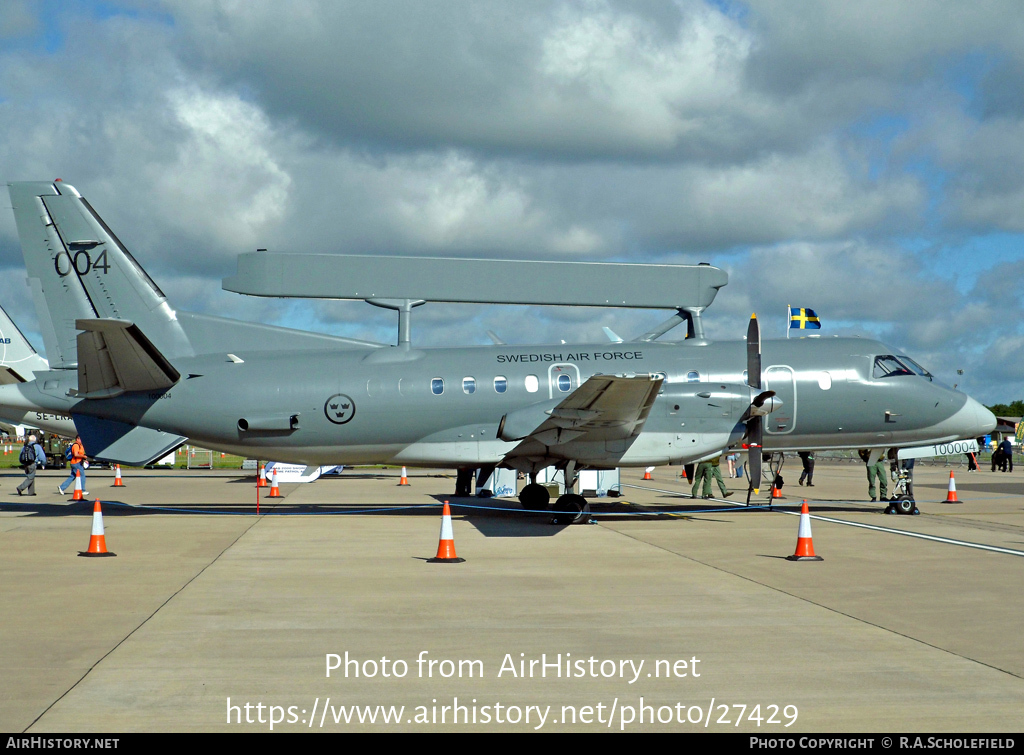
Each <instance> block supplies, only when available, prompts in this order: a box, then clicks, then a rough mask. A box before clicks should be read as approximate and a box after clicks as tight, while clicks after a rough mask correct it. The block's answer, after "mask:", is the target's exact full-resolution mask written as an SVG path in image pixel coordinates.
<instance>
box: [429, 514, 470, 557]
mask: <svg viewBox="0 0 1024 755" xmlns="http://www.w3.org/2000/svg"><path fill="white" fill-rule="evenodd" d="M465 560H466V559H464V558H459V557H458V556H456V555H455V536H454V535H453V534H452V512H451V509H449V508H448V501H445V502H444V510H443V511H442V512H441V537H440V539H439V540H438V543H437V555H436V556H434V557H433V558H428V559H427V563H428V564H461V563H462V562H463V561H465Z"/></svg>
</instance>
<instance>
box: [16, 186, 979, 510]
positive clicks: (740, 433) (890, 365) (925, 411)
mask: <svg viewBox="0 0 1024 755" xmlns="http://www.w3.org/2000/svg"><path fill="white" fill-rule="evenodd" d="M9 191H10V196H11V202H12V205H13V208H14V215H15V219H16V222H17V226H18V233H19V236H20V239H21V244H22V249H23V252H24V256H25V264H26V268H27V270H28V280H29V285H30V287H31V289H32V294H33V297H34V299H35V303H36V307H37V310H38V311H39V319H40V322H41V327H42V330H43V338H44V341H45V345H46V353H47V356H48V358H49V362H50V370H49V371H48V372H44V373H38V374H37V376H36V379H35V380H33V381H30V382H24V383H18V384H12V385H5V386H0V404H4V405H7V406H22V407H24V408H31V409H36V408H41V409H43V410H45V411H48V412H52V413H59V414H67V415H71V416H73V418H74V421H75V424H76V426H77V428H78V430H79V432H80V433H81V435H82V437H83V440H84V441H85V445H86V448H88V449H89V451H90V454H91V455H93V456H95V457H97V458H100V459H106V460H110V461H116V462H120V463H125V464H141V463H145V462H148V461H151V460H152V459H155V458H158V457H160V456H162V455H164V454H166V453H167V452H168V451H169V450H170V449H173V448H174V447H175V446H176V445H178V444H180V443H182V442H184V439H185V438H186V437H187V438H189V439H191V441H192V442H194V443H196V444H200V445H204V446H208V447H210V448H214V449H218V450H221V451H227V452H231V453H237V454H242V455H247V456H251V457H253V456H255V457H259V458H267V459H277V460H280V461H287V462H294V463H302V464H309V465H316V464H367V463H391V464H403V465H408V466H417V465H419V466H443V467H461V468H467V467H488V466H494V465H500V466H503V467H509V468H514V469H517V470H521V471H523V472H526V473H528V474H530V475H535V474H536V473H537V472H538V471H539V470H541V469H542V468H544V467H547V466H552V465H554V466H556V467H559V468H561V469H563V470H564V471H565V473H566V475H565V477H566V480H569V481H572V480H574V478H575V475H576V471H577V470H579V469H581V468H584V467H591V468H594V467H597V468H611V467H617V466H647V465H657V464H666V463H675V464H679V463H683V462H690V461H694V460H699V459H702V458H706V457H710V456H713V455H715V454H717V453H719V452H721V451H722V450H723V449H725V448H727V447H730V446H735V445H737V444H739V443H740V442H741V441H742V440H743V439H744V438H745V437H746V438H747V440H748V442H749V443H750V444H751V446H752V454H751V464H752V477H753V479H754V480H755V481H756V480H759V479H760V474H759V469H760V452H759V450H758V449H759V447H760V446H762V445H763V449H764V451H781V450H805V449H825V448H889V447H893V446H915V445H923V444H930V443H938V442H945V441H951V440H958V439H963V438H972V437H977V436H979V435H982V434H984V433H986V432H988V431H989V430H991V429H992V428H993V427H994V425H995V418H994V417H993V415H992V414H991V412H989V411H988V410H987V409H985V408H984V407H983V406H981V405H980V404H979V403H978V402H976V401H974V400H973V399H971V398H969V397H967V396H965V395H964V394H963V393H960V392H958V391H955V390H952V389H950V388H948V387H946V386H944V385H942V384H940V383H939V382H938V381H936V380H934V379H933V378H932V376H931V375H930V374H929V373H928V372H927V371H925V370H924V369H922V368H921V367H919V366H918V365H917V364H916V363H915V362H914V361H913V360H910V359H908V358H906V357H904V356H902V355H901V354H899V353H898V352H897V351H896V350H894V349H892V348H891V347H889V346H886V345H885V344H882V343H879V342H877V341H873V340H868V339H862V338H802V339H794V340H788V341H787V340H779V341H766V342H765V343H764V345H763V352H762V347H761V343H760V336H759V331H758V328H757V321H756V318H753V319H752V321H751V327H750V329H749V331H748V338H747V339H746V341H743V340H737V341H732V342H717V343H713V342H708V341H707V340H705V339H704V338H703V330H702V328H701V327H700V326H699V322H696V323H695V322H694V320H695V318H691V319H690V328H691V330H696V333H695V335H696V336H697V337H694V338H689V339H686V340H683V341H679V342H665V341H657V340H655V339H656V338H658V337H659V336H661V335H662V334H663V333H664V332H665V331H667V330H668V329H669V327H670V326H671V325H672V324H676V323H678V322H681V321H683V319H684V318H683V317H682V315H683V314H684V313H683V310H684V309H685V307H684V306H682V305H684V304H686V303H687V302H679V304H680V307H679V310H680V313H679V315H678V316H677V317H676V318H675V320H674V322H672V321H670V324H669V325H666V326H663V327H662V328H659V329H656V330H654V331H652V332H651V333H648V334H646V335H645V336H642V337H641V338H640V339H638V340H636V341H631V342H622V343H607V342H606V343H596V344H593V343H592V344H579V345H565V344H563V345H540V346H531V345H526V346H514V345H506V344H496V345H492V346H474V347H457V348H422V349H421V348H414V347H413V346H412V345H411V344H410V343H409V339H408V320H407V319H406V320H405V323H404V327H405V334H404V337H400V339H399V345H398V346H386V345H384V344H378V343H370V342H364V341H357V340H353V339H346V338H337V337H332V336H327V335H320V334H315V333H307V332H302V331H295V330H288V329H285V328H278V327H272V326H266V325H259V324H253V323H248V322H238V321H232V320H226V319H222V318H217V317H211V316H206V315H199V314H193V313H188V312H183V311H180V310H175V309H174V308H172V307H171V305H170V304H169V302H168V301H167V300H166V298H165V297H164V295H163V293H162V292H161V291H160V289H159V287H158V286H157V285H156V283H154V282H153V280H152V279H151V278H150V277H149V276H148V275H147V274H146V272H145V271H144V270H143V269H142V267H141V266H140V265H139V263H138V262H137V261H136V260H135V258H134V257H132V255H131V254H130V253H129V252H128V251H127V250H126V249H125V248H124V246H123V245H122V244H121V242H120V241H119V240H118V239H117V237H116V236H115V235H114V233H113V232H112V231H111V230H110V229H109V228H108V227H107V225H106V224H105V223H104V222H103V220H101V219H100V217H99V215H98V214H97V213H96V212H95V211H94V210H93V208H92V207H91V206H90V205H89V203H88V202H87V201H86V200H85V199H84V198H83V197H82V196H81V195H80V194H79V193H78V192H77V191H76V190H75V189H74V188H73V187H71V186H70V185H68V184H66V183H62V182H54V183H42V182H38V183H12V184H9ZM244 256H245V255H243V257H244ZM279 256H287V255H279ZM297 256H298V257H302V255H297ZM350 259H355V258H350ZM364 259H365V258H364ZM386 259H389V260H391V261H394V259H395V258H386ZM470 262H495V263H498V262H499V261H481V260H476V261H462V260H434V261H433V263H436V264H437V265H441V266H442V268H443V267H445V266H448V267H450V275H449V278H450V279H453V280H467V278H465V277H463V276H462V275H461V272H462V271H461V270H460V267H459V266H460V264H462V263H470ZM380 264H383V261H382V262H381V263H380ZM507 264H520V265H529V264H540V265H543V264H551V263H525V262H524V263H507ZM559 264H562V265H565V266H569V267H566V268H565V269H568V270H571V269H572V268H571V265H573V264H574V263H559ZM575 264H580V263H575ZM240 267H241V261H240ZM625 267H627V268H644V267H650V268H653V267H658V268H666V267H679V268H682V267H683V266H643V265H631V266H625ZM698 267H699V268H700V269H699V270H698ZM596 268H600V266H598V265H590V266H588V267H587V268H586V271H584V272H587V271H589V272H592V271H593V270H594V269H596ZM552 269H553V268H552ZM579 269H580V270H583V267H582V266H581V267H580V268H579ZM690 270H691V271H693V272H694V275H696V276H698V277H700V276H703V278H701V280H705V281H710V284H709V285H710V289H711V292H710V296H704V298H703V299H701V301H699V302H690V303H691V304H692V303H697V304H699V305H700V306H699V307H698V308H697V309H698V311H699V309H700V308H701V307H703V306H706V305H707V304H708V303H710V300H711V299H712V298H713V297H714V293H715V292H716V291H717V289H718V288H720V287H721V286H722V285H724V284H725V282H726V280H727V279H726V276H725V273H724V272H722V271H720V270H717V269H715V268H712V267H708V266H693V267H692V268H690ZM610 271H611V270H610V268H609V272H610ZM589 272H588V274H589ZM598 272H599V273H600V272H601V270H600V269H599V270H598ZM683 273H686V274H688V273H687V271H686V270H683ZM581 274H583V273H581ZM538 277H540V276H538ZM606 277H607V276H606ZM563 282H564V281H563ZM595 285H600V283H598V284H595ZM623 285H624V284H623ZM474 288H475V287H474ZM563 288H565V289H568V290H572V293H573V295H575V294H576V293H577V292H576V291H575V290H573V286H571V285H570V286H563ZM705 288H707V286H705ZM376 295H377V294H374V296H376ZM383 295H385V296H387V295H388V294H387V293H386V292H385V293H384V294H383ZM400 295H405V294H400ZM474 295H475V296H477V297H479V294H474ZM421 296H423V297H424V298H427V299H430V298H431V297H430V296H429V295H427V294H421ZM354 298H355V297H354ZM358 298H367V299H370V298H371V297H370V296H361V295H360V296H358ZM698 298H699V297H698ZM580 299H581V301H580V302H579V303H584V304H587V303H590V302H589V300H586V297H585V296H584V295H583V294H580ZM431 300H433V299H431ZM476 300H478V301H480V300H483V301H488V300H489V299H486V298H483V299H481V298H477V299H476ZM406 303H407V306H406V307H405V312H404V314H405V315H406V316H407V315H408V310H409V308H410V306H408V304H409V302H408V300H407V302H406ZM418 303H421V302H414V303H413V304H412V305H413V306H414V305H415V304H418ZM611 305H613V306H614V305H616V304H615V302H612V303H611ZM692 309H693V308H691V310H688V311H689V312H690V314H693V311H692ZM695 325H696V328H695ZM762 365H763V368H762ZM520 500H521V501H522V502H523V505H524V506H525V507H527V508H544V507H546V506H547V504H548V498H547V492H546V491H545V490H544V489H543V488H542V487H541V486H539V485H536V484H533V483H531V484H530V485H528V486H527V487H526V488H524V491H523V495H522V496H521V497H520ZM585 504H586V502H585V501H584V500H583V499H582V498H581V497H579V496H574V495H572V494H567V495H566V496H563V497H562V499H559V502H558V505H556V508H558V509H560V510H563V511H566V510H568V511H572V510H574V509H576V510H582V507H583V506H585Z"/></svg>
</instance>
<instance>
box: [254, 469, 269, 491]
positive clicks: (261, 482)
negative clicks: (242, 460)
mask: <svg viewBox="0 0 1024 755" xmlns="http://www.w3.org/2000/svg"><path fill="white" fill-rule="evenodd" d="M256 487H258V488H265V487H267V465H266V464H260V479H259V482H257V483H256Z"/></svg>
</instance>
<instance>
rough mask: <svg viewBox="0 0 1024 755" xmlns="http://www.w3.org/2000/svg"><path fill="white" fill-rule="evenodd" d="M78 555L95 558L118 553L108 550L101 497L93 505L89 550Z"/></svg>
mask: <svg viewBox="0 0 1024 755" xmlns="http://www.w3.org/2000/svg"><path fill="white" fill-rule="evenodd" d="M78 555H79V556H91V557H93V558H99V557H103V556H116V555H117V554H116V553H111V552H110V551H108V550H107V538H106V536H105V535H104V534H103V512H102V511H101V510H100V502H99V499H97V500H96V503H95V504H93V507H92V536H91V537H90V538H89V550H87V551H80V552H79V554H78Z"/></svg>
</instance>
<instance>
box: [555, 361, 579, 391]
mask: <svg viewBox="0 0 1024 755" xmlns="http://www.w3.org/2000/svg"><path fill="white" fill-rule="evenodd" d="M579 385H580V368H579V367H577V366H576V365H574V364H553V365H551V367H549V368H548V398H555V396H562V397H564V396H568V395H569V394H570V393H572V392H573V391H574V390H576V389H577V388H578V387H579Z"/></svg>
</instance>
